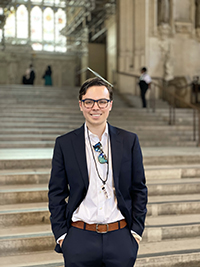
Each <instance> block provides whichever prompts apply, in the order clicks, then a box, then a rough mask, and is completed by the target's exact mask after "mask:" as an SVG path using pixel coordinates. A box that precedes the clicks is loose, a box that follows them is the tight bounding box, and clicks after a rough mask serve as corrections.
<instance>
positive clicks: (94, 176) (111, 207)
mask: <svg viewBox="0 0 200 267" xmlns="http://www.w3.org/2000/svg"><path fill="white" fill-rule="evenodd" d="M88 133H89V138H90V141H91V145H92V148H91V146H90V143H89V139H88ZM98 142H101V144H102V149H103V151H104V153H105V154H106V156H107V157H108V162H109V164H107V163H104V164H101V163H99V161H98V156H99V154H100V153H99V152H96V151H95V150H94V148H93V145H95V144H97V143H98ZM108 146H109V149H108ZM85 148H86V161H87V169H88V176H89V187H88V191H87V194H86V196H85V198H84V199H83V201H82V202H81V204H80V205H79V207H78V208H77V209H76V210H75V211H74V213H73V215H72V221H73V222H76V221H83V222H85V223H88V224H93V223H101V224H106V223H112V222H116V221H119V220H122V219H124V216H123V215H122V214H121V212H120V210H119V209H118V207H117V198H116V195H115V188H114V180H113V171H112V156H111V155H112V151H111V145H110V138H109V133H108V124H106V129H105V131H104V133H103V135H102V138H101V140H99V138H98V136H97V135H95V134H93V133H91V132H90V131H89V130H88V131H87V126H86V124H85ZM108 151H109V152H108ZM108 154H109V155H108ZM93 155H94V158H93ZM94 160H95V161H96V166H97V168H98V172H99V175H100V177H101V178H102V179H103V180H106V173H107V167H109V172H108V180H107V182H106V185H105V187H106V191H107V193H108V198H106V196H105V194H104V192H103V190H102V185H103V183H102V181H101V180H100V178H99V176H98V173H97V170H96V167H95V162H94ZM131 232H132V233H133V234H134V235H137V234H136V233H135V232H133V231H131ZM65 236H66V234H64V235H62V236H61V237H60V238H59V239H58V240H57V242H58V243H59V240H61V239H64V237H65ZM139 239H140V237H139Z"/></svg>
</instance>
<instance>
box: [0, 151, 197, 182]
mask: <svg viewBox="0 0 200 267" xmlns="http://www.w3.org/2000/svg"><path fill="white" fill-rule="evenodd" d="M142 151H143V157H144V166H145V169H146V168H148V169H149V168H150V167H151V166H152V168H155V167H157V168H159V165H162V166H169V165H170V166H171V167H172V168H176V165H179V166H183V168H184V165H187V166H188V165H189V164H192V165H195V164H196V165H197V164H199V162H200V150H199V148H197V147H192V148H191V147H190V148H189V147H188V148H184V147H182V148H178V149H177V148H174V147H173V148H172V147H165V148H163V147H161V148H159V147H158V148H153V147H142ZM52 154H53V149H52V148H41V149H39V148H27V149H26V148H20V149H17V148H16V149H0V170H11V169H33V168H36V169H38V168H51V158H52ZM152 171H153V170H152ZM153 172H154V171H153ZM168 174H169V173H168ZM152 175H154V174H152ZM159 175H160V174H159ZM166 175H167V170H166ZM184 177H185V176H184ZM188 177H190V176H188ZM167 178H169V175H168V176H167ZM156 179H158V176H156Z"/></svg>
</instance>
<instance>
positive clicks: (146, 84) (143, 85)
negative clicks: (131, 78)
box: [139, 67, 151, 108]
mask: <svg viewBox="0 0 200 267" xmlns="http://www.w3.org/2000/svg"><path fill="white" fill-rule="evenodd" d="M141 74H142V75H141V76H140V81H139V86H140V93H141V98H142V106H143V108H146V107H147V104H146V98H145V94H146V92H147V90H148V88H149V89H150V86H151V77H150V76H149V75H148V74H147V68H145V67H144V68H142V69H141Z"/></svg>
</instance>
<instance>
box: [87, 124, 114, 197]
mask: <svg viewBox="0 0 200 267" xmlns="http://www.w3.org/2000/svg"><path fill="white" fill-rule="evenodd" d="M86 127H87V126H86ZM87 135H88V140H89V144H90V149H91V151H92V157H93V160H94V164H95V169H96V172H97V175H98V177H99V179H100V180H101V181H102V183H103V185H102V186H101V189H102V191H103V192H104V195H105V197H106V198H108V193H107V191H106V187H105V185H106V182H107V180H108V173H109V142H108V138H107V144H108V156H107V158H108V163H107V172H106V179H105V180H103V179H102V177H101V176H100V174H99V171H98V167H97V162H96V159H95V156H94V151H93V149H92V144H91V140H90V135H89V130H88V127H87Z"/></svg>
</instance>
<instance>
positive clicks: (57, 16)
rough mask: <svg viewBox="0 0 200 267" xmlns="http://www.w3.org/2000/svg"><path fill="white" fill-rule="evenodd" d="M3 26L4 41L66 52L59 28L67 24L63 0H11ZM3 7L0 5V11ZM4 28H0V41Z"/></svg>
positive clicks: (37, 49) (63, 38)
mask: <svg viewBox="0 0 200 267" xmlns="http://www.w3.org/2000/svg"><path fill="white" fill-rule="evenodd" d="M13 2H14V3H15V7H12V8H11V9H10V10H8V11H9V12H10V11H11V12H10V14H9V15H8V17H7V19H6V23H5V26H4V35H5V42H10V43H11V44H13V45H14V44H17V43H21V44H27V42H29V43H30V45H31V46H32V48H33V49H34V50H36V51H42V50H45V51H49V52H52V51H56V52H66V37H65V36H63V35H62V34H61V33H60V31H61V30H62V29H63V28H64V27H65V26H66V10H64V9H63V8H64V7H65V6H66V2H65V0H13ZM1 13H2V14H3V8H2V7H0V14H1ZM2 38H3V30H2V29H0V41H1V40H2Z"/></svg>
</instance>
